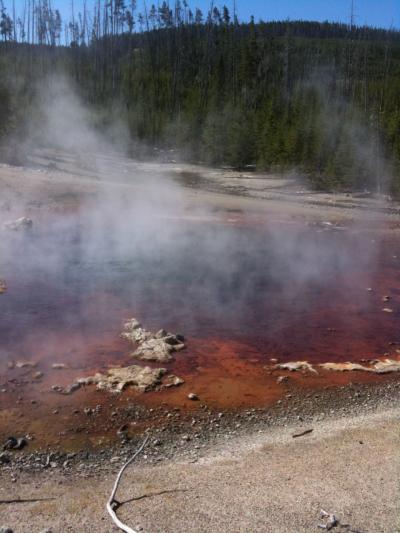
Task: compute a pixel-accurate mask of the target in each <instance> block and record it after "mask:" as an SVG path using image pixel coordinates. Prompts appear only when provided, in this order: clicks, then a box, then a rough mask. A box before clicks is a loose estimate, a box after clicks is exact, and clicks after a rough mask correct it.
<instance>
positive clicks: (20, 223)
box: [3, 217, 33, 231]
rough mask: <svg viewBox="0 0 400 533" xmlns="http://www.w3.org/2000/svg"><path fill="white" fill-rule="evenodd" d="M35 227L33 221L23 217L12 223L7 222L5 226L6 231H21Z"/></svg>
mask: <svg viewBox="0 0 400 533" xmlns="http://www.w3.org/2000/svg"><path fill="white" fill-rule="evenodd" d="M32 226H33V221H32V220H31V219H30V218H27V217H21V218H18V219H17V220H14V221H12V222H5V223H4V224H3V228H4V229H9V230H12V231H21V230H27V229H30V228H31V227H32Z"/></svg>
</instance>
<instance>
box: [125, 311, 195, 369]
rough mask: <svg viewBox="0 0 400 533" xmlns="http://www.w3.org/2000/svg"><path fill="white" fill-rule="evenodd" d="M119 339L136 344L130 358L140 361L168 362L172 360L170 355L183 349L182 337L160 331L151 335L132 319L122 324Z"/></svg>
mask: <svg viewBox="0 0 400 533" xmlns="http://www.w3.org/2000/svg"><path fill="white" fill-rule="evenodd" d="M121 337H122V338H123V339H126V340H127V341H129V342H131V343H132V344H138V345H139V346H138V347H137V349H136V350H135V351H134V352H133V353H132V357H135V358H136V359H140V360H142V361H158V362H160V363H165V362H168V361H170V360H171V359H172V357H173V356H172V354H173V353H174V352H178V351H180V350H183V349H184V348H185V344H184V342H183V341H184V338H183V337H182V335H174V334H173V333H168V332H167V331H165V330H164V329H160V330H159V331H157V333H152V332H150V331H147V330H146V329H144V328H142V325H141V324H140V322H139V321H138V320H136V319H135V318H132V319H131V320H128V322H126V323H125V324H124V330H123V332H122V333H121Z"/></svg>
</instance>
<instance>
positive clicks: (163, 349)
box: [132, 339, 174, 362]
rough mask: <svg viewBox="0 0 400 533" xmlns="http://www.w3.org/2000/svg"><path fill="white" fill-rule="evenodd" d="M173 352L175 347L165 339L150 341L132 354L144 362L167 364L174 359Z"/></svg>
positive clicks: (145, 342)
mask: <svg viewBox="0 0 400 533" xmlns="http://www.w3.org/2000/svg"><path fill="white" fill-rule="evenodd" d="M173 351H174V347H173V346H172V345H171V344H168V343H166V342H165V341H164V340H163V339H149V340H147V341H144V342H143V343H142V344H140V346H139V347H138V348H137V349H136V350H135V351H134V352H133V353H132V357H136V359H141V360H143V361H159V362H167V361H170V360H171V359H172V355H171V354H172V352H173Z"/></svg>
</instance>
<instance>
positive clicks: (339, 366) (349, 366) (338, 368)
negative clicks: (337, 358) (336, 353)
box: [319, 363, 374, 372]
mask: <svg viewBox="0 0 400 533" xmlns="http://www.w3.org/2000/svg"><path fill="white" fill-rule="evenodd" d="M319 366H320V367H321V368H323V369H324V370H334V371H335V372H348V371H352V370H363V371H364V372H365V371H366V372H373V371H374V369H373V368H370V367H368V366H363V365H360V364H358V363H321V364H320V365H319Z"/></svg>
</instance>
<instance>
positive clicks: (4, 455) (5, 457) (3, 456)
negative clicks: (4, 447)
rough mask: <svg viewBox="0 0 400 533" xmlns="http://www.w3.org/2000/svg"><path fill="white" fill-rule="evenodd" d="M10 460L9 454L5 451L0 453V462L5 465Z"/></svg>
mask: <svg viewBox="0 0 400 533" xmlns="http://www.w3.org/2000/svg"><path fill="white" fill-rule="evenodd" d="M10 462H11V459H10V456H9V455H8V454H7V453H4V452H3V453H0V464H3V465H7V464H9V463H10Z"/></svg>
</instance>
